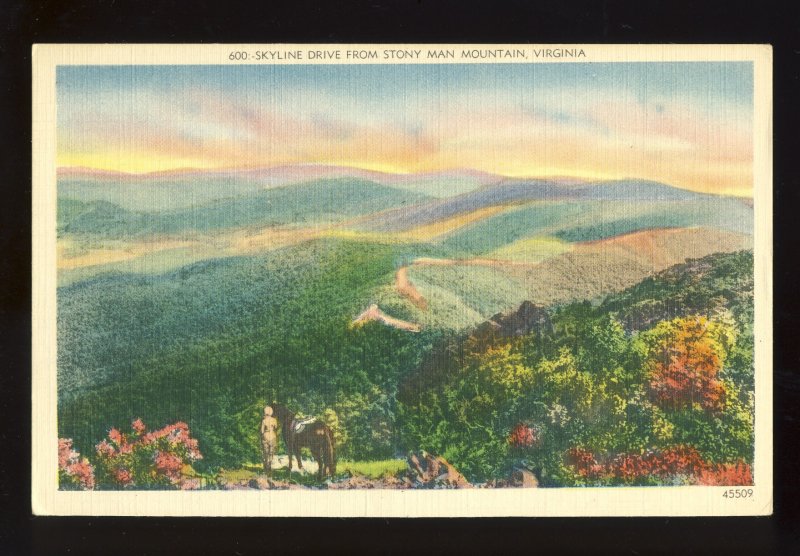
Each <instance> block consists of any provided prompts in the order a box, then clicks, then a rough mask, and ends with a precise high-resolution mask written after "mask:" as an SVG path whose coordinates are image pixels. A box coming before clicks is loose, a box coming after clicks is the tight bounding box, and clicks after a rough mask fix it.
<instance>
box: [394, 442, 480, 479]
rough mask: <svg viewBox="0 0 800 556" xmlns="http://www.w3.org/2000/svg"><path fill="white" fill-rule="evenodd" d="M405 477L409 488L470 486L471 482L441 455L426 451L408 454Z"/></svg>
mask: <svg viewBox="0 0 800 556" xmlns="http://www.w3.org/2000/svg"><path fill="white" fill-rule="evenodd" d="M408 467H409V470H408V473H407V475H406V477H405V479H406V481H407V482H408V483H409V484H410V486H411V488H472V484H471V483H470V482H469V481H467V479H465V478H464V475H462V474H461V473H459V472H458V471H457V470H456V468H455V467H453V466H452V465H450V464H449V463H448V462H447V460H446V459H444V458H443V457H441V456H434V455H433V454H429V453H428V452H426V451H424V450H423V451H422V452H419V453H418V454H416V453H413V452H412V453H410V454H409V455H408Z"/></svg>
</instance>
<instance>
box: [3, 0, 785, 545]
mask: <svg viewBox="0 0 800 556" xmlns="http://www.w3.org/2000/svg"><path fill="white" fill-rule="evenodd" d="M792 4H794V3H790V2H787V3H786V5H785V6H783V5H782V4H780V3H776V4H771V3H769V2H763V1H762V2H734V1H727V2H718V1H710V2H701V1H696V2H687V1H680V2H679V1H649V2H648V1H646V0H639V1H638V2H635V3H634V2H631V3H628V2H613V1H606V2H585V1H584V2H568V1H567V0H562V1H561V2H520V1H516V2H513V1H509V2H485V3H479V2H470V1H466V0H461V1H449V0H439V1H429V0H420V1H402V2H401V1H395V2H390V1H386V0H373V1H371V2H369V1H368V2H363V1H350V2H340V3H333V2H326V1H325V0H318V2H299V1H295V2H259V3H256V2H254V3H252V4H246V3H240V2H235V1H226V2H219V3H215V4H212V3H208V2H203V1H194V2H175V1H162V2H146V1H144V0H139V1H138V2H122V1H114V0H107V1H104V2H99V1H94V2H89V1H83V2H56V1H53V2H22V1H16V0H14V1H10V2H9V1H2V0H0V98H1V99H2V102H0V137H2V144H1V145H0V147H1V150H0V188H1V189H0V211H1V212H0V247H2V253H0V284H2V285H0V300H1V301H2V303H0V317H1V318H0V326H2V328H0V338H2V343H0V404H1V405H0V408H1V409H0V423H1V425H0V454H2V458H0V466H2V467H0V554H79V555H82V554H104V555H105V554H120V553H121V554H142V555H149V554H238V555H251V554H264V553H298V552H299V553H319V552H322V553H337V554H338V553H348V554H349V553H355V552H364V551H372V552H380V553H391V554H395V553H398V554H407V553H412V554H418V555H420V556H422V555H425V556H427V555H428V554H445V553H447V554H450V553H481V554H500V553H502V554H505V553H511V552H521V553H542V554H551V553H613V554H634V555H635V554H650V553H656V554H671V553H681V554H705V553H713V554H759V553H779V554H798V553H800V515H798V507H799V506H800V504H799V503H798V497H800V492H798V490H799V489H798V481H797V476H798V474H800V464H798V460H797V452H796V449H795V448H796V443H797V440H798V425H800V396H798V394H800V371H798V366H799V365H798V362H799V361H800V357H799V355H800V354H798V350H797V346H798V344H800V341H798V339H800V310H798V309H800V308H799V307H798V298H797V295H796V287H795V283H796V280H795V278H794V277H795V275H796V274H797V268H796V257H797V255H798V253H800V250H799V249H798V237H800V233H799V232H798V229H797V227H796V226H797V218H796V217H795V215H796V214H797V210H798V209H797V198H798V188H799V187H800V183H798V182H799V179H798V173H797V167H796V164H797V159H798V157H800V150H799V149H798V143H797V141H796V138H795V133H796V130H797V129H798V124H800V122H798V110H797V101H798V100H799V99H800V68H798V63H797V62H798V58H800V10H798V8H797V7H794V6H793V5H792ZM37 42H42V43H46V42H73V43H75V42H80V43H104V42H111V43H116V42H127V43H162V42H166V43H169V42H191V43H213V42H240V43H259V44H266V43H271V42H307V43H322V42H334V43H337V42H341V43H347V42H378V43H380V42H383V43H388V42H395V43H403V42H430V43H459V42H465V43H501V42H502V43H516V42H521V43H525V42H535V43H661V42H674V43H771V44H773V46H774V51H773V57H774V129H775V145H774V154H775V160H774V171H775V181H774V190H775V193H774V202H775V215H774V231H775V246H774V255H775V259H774V299H775V302H774V313H775V315H774V318H775V374H774V377H775V402H774V415H775V422H774V430H775V515H774V516H772V517H762V518H700V519H686V518H680V519H673V518H670V519H666V518H636V519H554V518H547V519H544V518H543V519H482V520H474V519H469V520H466V519H450V520H448V519H423V520H397V519H390V520H385V519H373V520H343V519H306V520H301V519H276V518H271V519H213V520H212V519H155V518H140V519H132V518H43V517H34V516H32V514H31V508H30V455H29V454H30V416H31V414H30V371H29V369H30V325H31V319H30V307H31V287H30V278H31V275H30V253H31V243H30V231H31V228H30V222H31V219H30V192H31V188H30V183H31V181H30V178H31V175H30V166H31V159H30V156H31V150H30V139H31V126H30V122H31V104H30V86H31V65H30V63H31V60H30V52H31V45H32V44H33V43H37ZM793 227H794V229H793ZM586 510H587V512H591V511H592V508H586Z"/></svg>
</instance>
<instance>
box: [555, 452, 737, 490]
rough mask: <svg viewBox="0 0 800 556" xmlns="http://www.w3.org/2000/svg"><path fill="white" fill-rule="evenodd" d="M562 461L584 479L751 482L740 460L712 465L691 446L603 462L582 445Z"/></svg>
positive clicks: (730, 483) (710, 483)
mask: <svg viewBox="0 0 800 556" xmlns="http://www.w3.org/2000/svg"><path fill="white" fill-rule="evenodd" d="M565 459H566V462H567V464H568V465H569V466H571V467H572V468H573V469H574V470H575V472H576V473H577V474H578V475H579V476H581V477H584V478H588V479H598V480H603V481H606V482H611V483H617V484H618V483H623V484H631V483H632V484H647V483H656V484H664V483H666V482H669V481H670V480H678V481H679V482H682V483H689V484H697V485H710V486H736V485H752V484H753V474H752V470H751V467H750V466H749V465H748V464H746V463H744V462H741V461H740V462H737V463H734V464H713V463H710V462H707V461H705V460H704V459H703V458H702V457H701V456H700V453H699V452H698V451H697V450H696V449H694V448H692V447H691V446H673V447H670V448H666V449H664V450H650V451H647V452H645V453H643V454H618V455H617V456H614V457H612V458H610V459H609V460H608V461H606V462H605V463H598V461H597V460H596V458H595V456H594V455H593V454H592V453H591V452H590V451H588V450H586V449H584V448H572V449H570V450H568V451H567V454H566V458H565Z"/></svg>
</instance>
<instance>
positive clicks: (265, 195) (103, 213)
mask: <svg viewBox="0 0 800 556" xmlns="http://www.w3.org/2000/svg"><path fill="white" fill-rule="evenodd" d="M428 199H429V197H427V196H425V195H423V194H421V193H415V192H412V191H407V190H403V189H397V188H394V187H387V186H384V185H380V184H377V183H374V182H370V181H365V180H356V179H349V178H340V179H324V180H316V181H312V182H308V183H303V184H297V185H292V186H286V187H275V188H272V189H266V190H260V191H258V192H256V193H250V194H248V195H242V196H239V197H234V198H225V199H218V200H212V201H206V202H205V203H203V204H198V205H197V206H193V207H186V208H180V209H176V210H172V211H159V212H149V211H134V210H129V209H126V208H124V207H122V206H119V205H118V204H116V203H112V202H108V201H104V200H93V201H80V200H75V199H70V198H65V197H63V196H62V197H60V198H59V202H58V230H59V232H62V233H73V234H89V235H102V236H106V237H114V238H127V237H135V236H146V235H161V234H167V235H173V234H180V233H183V232H192V231H198V232H209V231H214V230H222V229H232V228H241V227H246V226H273V225H286V224H292V225H295V224H296V225H313V224H317V223H330V222H338V221H340V220H342V219H345V218H352V217H356V216H361V215H366V214H372V213H375V212H380V211H383V210H386V209H389V208H395V207H399V206H404V205H409V204H416V203H420V202H424V201H426V200H428Z"/></svg>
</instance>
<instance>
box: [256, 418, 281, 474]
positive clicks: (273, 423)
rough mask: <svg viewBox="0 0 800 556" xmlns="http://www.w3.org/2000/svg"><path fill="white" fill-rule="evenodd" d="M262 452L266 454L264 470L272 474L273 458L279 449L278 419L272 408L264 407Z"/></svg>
mask: <svg viewBox="0 0 800 556" xmlns="http://www.w3.org/2000/svg"><path fill="white" fill-rule="evenodd" d="M260 430H261V452H262V454H263V456H264V472H265V473H266V474H267V475H271V474H272V458H273V457H274V456H275V452H276V450H277V449H278V421H277V420H276V419H275V417H273V416H272V408H271V407H270V406H266V407H265V408H264V418H263V419H261V429H260Z"/></svg>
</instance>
